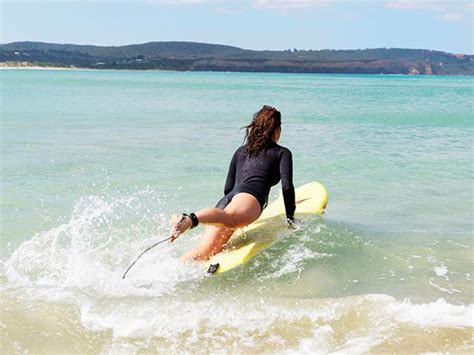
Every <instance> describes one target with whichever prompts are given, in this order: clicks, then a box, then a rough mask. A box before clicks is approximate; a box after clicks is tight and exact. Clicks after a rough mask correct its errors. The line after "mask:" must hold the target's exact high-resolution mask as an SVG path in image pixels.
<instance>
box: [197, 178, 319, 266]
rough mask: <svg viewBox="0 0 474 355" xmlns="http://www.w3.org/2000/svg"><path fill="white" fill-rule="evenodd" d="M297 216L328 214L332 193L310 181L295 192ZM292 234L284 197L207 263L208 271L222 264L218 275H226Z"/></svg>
mask: <svg viewBox="0 0 474 355" xmlns="http://www.w3.org/2000/svg"><path fill="white" fill-rule="evenodd" d="M295 194H296V211H295V217H296V218H302V217H304V216H308V215H312V214H320V213H323V212H324V209H325V208H326V205H327V202H328V192H327V190H326V188H325V187H324V186H323V185H321V184H320V183H319V182H316V181H314V182H310V183H308V184H306V185H303V186H300V187H298V188H297V189H295ZM284 231H288V226H287V223H286V213H285V205H284V203H283V196H281V194H280V196H279V197H278V198H277V199H276V200H275V201H273V202H272V203H271V204H269V205H268V206H267V207H266V208H265V209H264V210H263V212H262V214H261V216H260V217H259V219H257V220H256V221H255V222H253V223H252V224H250V225H248V226H247V227H245V228H242V229H238V230H236V231H235V232H234V234H233V235H232V237H231V238H230V239H229V242H228V243H227V246H226V248H225V249H224V250H223V251H222V252H220V253H219V254H216V255H214V256H213V257H212V258H211V259H210V260H209V261H207V262H206V263H205V267H206V270H207V269H208V268H209V266H211V265H216V264H219V266H218V267H217V270H216V271H215V273H216V274H217V273H222V272H226V271H228V270H230V269H233V268H234V267H236V266H239V265H240V264H243V263H245V262H246V261H248V260H249V259H250V258H252V257H253V256H255V255H256V254H258V253H259V252H261V251H262V250H264V249H266V248H268V247H269V246H270V245H271V244H272V243H273V242H274V241H275V240H276V239H277V238H278V236H279V235H280V234H281V233H282V232H284Z"/></svg>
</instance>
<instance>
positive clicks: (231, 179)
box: [224, 149, 239, 195]
mask: <svg viewBox="0 0 474 355" xmlns="http://www.w3.org/2000/svg"><path fill="white" fill-rule="evenodd" d="M238 151H239V150H238V149H237V150H236V151H235V153H234V155H233V156H232V160H231V161H230V165H229V171H228V172H227V179H226V181H225V185H224V195H227V194H228V193H229V192H231V191H232V189H233V188H234V185H235V173H236V170H237V152H238Z"/></svg>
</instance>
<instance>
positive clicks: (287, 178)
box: [280, 149, 296, 221]
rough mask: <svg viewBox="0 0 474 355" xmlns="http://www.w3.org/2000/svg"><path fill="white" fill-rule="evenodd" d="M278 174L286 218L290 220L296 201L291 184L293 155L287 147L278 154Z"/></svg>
mask: <svg viewBox="0 0 474 355" xmlns="http://www.w3.org/2000/svg"><path fill="white" fill-rule="evenodd" d="M280 176H281V188H282V190H283V200H284V201H285V211H286V218H288V219H289V220H291V221H292V220H293V215H294V213H295V209H296V203H295V187H294V186H293V157H292V155H291V152H290V151H289V150H288V149H285V150H284V151H283V152H282V154H281V156H280Z"/></svg>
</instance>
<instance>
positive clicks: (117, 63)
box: [0, 42, 474, 75]
mask: <svg viewBox="0 0 474 355" xmlns="http://www.w3.org/2000/svg"><path fill="white" fill-rule="evenodd" d="M1 66H3V67H6V66H8V67H28V66H35V67H66V68H68V67H75V68H94V69H136V70H147V69H148V70H149V69H160V70H179V71H233V72H283V73H346V74H411V75H474V55H466V54H452V53H446V52H441V51H434V50H426V49H400V48H377V49H357V50H331V49H324V50H298V49H288V50H284V51H270V50H264V51H255V50H247V49H242V48H238V47H233V46H226V45H217V44H207V43H195V42H149V43H144V44H135V45H126V46H93V45H75V44H55V43H42V42H13V43H8V44H3V45H0V67H1Z"/></svg>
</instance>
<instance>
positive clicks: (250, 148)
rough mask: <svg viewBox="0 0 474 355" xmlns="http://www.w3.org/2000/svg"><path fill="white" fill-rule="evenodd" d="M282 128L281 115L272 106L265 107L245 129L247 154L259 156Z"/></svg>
mask: <svg viewBox="0 0 474 355" xmlns="http://www.w3.org/2000/svg"><path fill="white" fill-rule="evenodd" d="M280 127H281V113H280V111H278V110H277V109H276V108H274V107H271V106H267V105H265V106H263V107H262V108H261V109H260V111H258V112H257V113H255V114H254V116H253V119H252V122H250V124H249V125H248V126H245V127H242V128H245V142H246V148H247V152H248V153H249V154H250V155H257V154H259V153H260V152H262V151H264V150H265V149H267V148H268V147H269V146H270V144H272V142H273V139H272V138H273V135H274V134H275V131H276V130H277V129H279V128H280Z"/></svg>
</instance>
